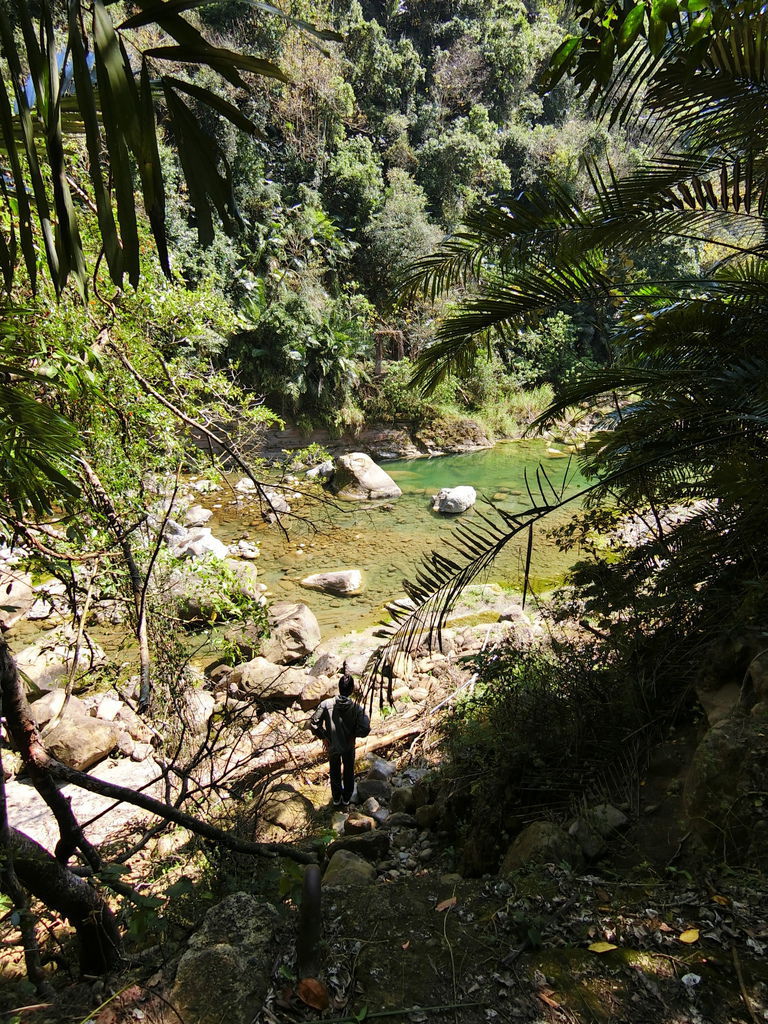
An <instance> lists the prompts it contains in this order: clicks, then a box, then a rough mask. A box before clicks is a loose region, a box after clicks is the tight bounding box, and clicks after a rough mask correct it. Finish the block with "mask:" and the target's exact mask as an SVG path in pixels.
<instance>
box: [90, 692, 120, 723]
mask: <svg viewBox="0 0 768 1024" xmlns="http://www.w3.org/2000/svg"><path fill="white" fill-rule="evenodd" d="M123 706H124V705H123V702H122V701H121V700H118V699H117V697H103V698H102V699H101V700H100V701H99V707H98V710H97V712H96V717H97V718H100V719H101V720H102V722H114V720H115V719H116V718H117V716H118V715H119V714H120V712H121V711H122V710H123Z"/></svg>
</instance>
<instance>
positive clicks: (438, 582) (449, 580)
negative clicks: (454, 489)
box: [364, 468, 590, 704]
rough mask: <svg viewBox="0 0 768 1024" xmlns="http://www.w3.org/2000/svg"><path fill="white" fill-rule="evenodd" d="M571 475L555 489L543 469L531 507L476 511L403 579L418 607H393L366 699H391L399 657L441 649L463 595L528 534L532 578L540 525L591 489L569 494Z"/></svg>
mask: <svg viewBox="0 0 768 1024" xmlns="http://www.w3.org/2000/svg"><path fill="white" fill-rule="evenodd" d="M568 478H569V474H568V471H566V473H565V475H564V477H563V480H562V482H561V483H560V485H559V486H556V485H555V484H554V483H553V482H552V481H551V480H550V478H549V477H548V476H547V474H546V472H545V471H544V470H543V468H540V469H539V470H538V471H537V474H536V480H535V482H533V481H530V482H529V487H528V492H529V497H530V499H531V505H530V507H529V508H528V509H526V510H525V511H524V512H521V513H517V514H514V515H513V514H512V513H510V512H507V511H505V510H504V509H499V508H494V510H493V513H492V515H487V514H485V513H483V512H480V511H479V510H477V509H475V510H474V513H473V514H472V517H471V518H469V519H465V520H462V522H460V523H459V525H458V526H457V528H456V530H455V531H454V534H453V537H452V540H451V542H449V544H448V545H447V551H449V552H450V554H446V553H444V552H443V551H432V552H431V553H430V554H428V555H426V556H425V557H424V559H423V561H422V565H421V568H420V569H419V570H418V572H417V574H416V577H415V579H414V580H413V581H408V580H406V581H404V587H405V591H406V593H407V594H408V596H409V597H410V599H411V600H412V601H413V602H414V604H416V606H417V607H416V609H415V610H414V611H411V612H408V611H406V610H404V609H399V608H396V607H395V608H394V610H393V621H392V622H391V623H390V624H388V625H387V626H385V629H388V630H389V631H390V633H391V635H390V637H389V639H388V640H387V642H386V643H385V644H383V645H382V646H381V647H379V649H378V650H377V651H376V652H375V654H374V655H373V657H372V659H371V661H370V662H369V664H368V666H367V667H366V671H365V681H364V686H365V696H366V699H367V700H369V701H370V702H371V704H372V703H373V695H374V691H375V690H376V689H378V692H379V701H380V703H381V704H383V703H384V700H385V699H387V700H390V701H391V699H392V685H393V679H394V676H395V669H396V663H397V659H398V657H399V656H401V655H404V654H411V653H412V652H413V651H415V650H416V649H417V648H418V647H422V646H426V647H427V648H428V649H429V650H433V649H434V648H435V647H436V646H437V647H438V648H440V646H441V631H442V628H443V626H444V624H445V621H446V619H447V617H448V615H449V614H450V611H451V609H452V608H453V607H454V606H455V604H456V602H457V601H458V599H459V597H460V595H461V592H462V591H463V590H464V588H465V587H467V586H469V585H470V584H471V583H472V582H473V581H474V580H475V579H477V577H478V576H479V575H480V574H481V573H482V572H483V571H485V570H486V569H487V568H488V567H489V566H490V565H491V563H492V562H493V561H494V559H495V558H496V557H497V556H498V555H499V553H500V552H501V551H502V550H503V549H504V548H505V547H506V545H507V544H508V543H509V542H510V541H511V540H513V539H514V538H515V537H517V536H519V535H520V534H522V533H525V532H526V531H528V538H529V540H528V548H527V551H528V556H527V557H528V561H527V564H526V566H525V577H526V580H527V578H528V572H529V568H530V559H531V557H532V536H533V529H534V527H535V525H536V523H537V522H538V521H539V520H541V519H543V518H544V517H545V516H547V515H549V514H550V513H552V512H554V511H555V510H557V509H559V508H562V507H564V506H565V505H567V504H568V503H569V502H573V501H577V500H578V499H579V498H583V497H584V495H585V494H586V493H588V491H589V490H590V488H584V489H582V490H581V491H579V492H577V493H575V494H572V495H569V496H565V490H566V487H567V483H568Z"/></svg>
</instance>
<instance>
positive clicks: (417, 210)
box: [364, 167, 440, 292]
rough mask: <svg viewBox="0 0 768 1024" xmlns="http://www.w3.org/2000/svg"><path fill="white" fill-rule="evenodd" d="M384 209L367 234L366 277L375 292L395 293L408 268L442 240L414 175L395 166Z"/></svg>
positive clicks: (390, 173) (375, 218)
mask: <svg viewBox="0 0 768 1024" xmlns="http://www.w3.org/2000/svg"><path fill="white" fill-rule="evenodd" d="M387 181H388V185H387V189H386V192H385V194H384V202H383V204H382V206H381V209H380V210H379V211H378V213H376V214H375V215H374V216H373V217H372V218H371V219H370V221H369V224H368V227H367V229H366V233H365V242H366V248H365V256H364V259H365V261H366V264H367V266H366V268H365V272H366V276H367V277H368V279H369V280H370V282H371V286H372V289H373V288H375V289H376V290H379V289H380V288H382V287H383V288H384V289H385V290H386V291H387V292H393V291H394V289H395V286H396V285H397V283H398V282H399V280H400V278H401V277H402V275H403V272H404V271H405V269H406V267H407V266H408V265H409V264H410V263H411V262H412V261H413V260H415V259H417V258H418V257H420V256H425V255H426V254H427V253H428V252H431V251H432V249H434V247H435V246H436V245H437V243H438V242H439V241H440V232H439V230H438V229H437V227H436V226H435V225H434V224H432V223H431V222H430V220H429V218H428V216H427V213H426V196H425V195H424V192H423V190H422V189H421V188H420V186H418V185H417V184H416V182H415V181H414V180H413V179H412V178H411V176H410V175H409V174H408V173H407V172H406V171H404V170H401V169H400V168H397V167H394V168H392V169H391V170H390V171H389V173H388V175H387Z"/></svg>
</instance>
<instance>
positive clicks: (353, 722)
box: [309, 697, 371, 754]
mask: <svg viewBox="0 0 768 1024" xmlns="http://www.w3.org/2000/svg"><path fill="white" fill-rule="evenodd" d="M309 728H310V730H311V731H312V732H313V733H314V734H315V736H317V737H318V738H319V739H321V740H327V741H328V744H329V750H328V753H329V754H344V753H346V752H347V751H348V750H354V748H355V739H356V738H357V737H358V736H360V737H362V736H367V735H368V733H369V732H370V731H371V720H370V718H369V717H368V715H366V713H365V711H363V709H362V708H361V707H360V705H359V704H355V702H354V701H353V700H350V699H349V697H329V698H328V700H324V701H323V703H322V704H320V705H319V706H318V707H317V708H316V709H315V713H314V714H313V715H312V717H311V718H310V720H309Z"/></svg>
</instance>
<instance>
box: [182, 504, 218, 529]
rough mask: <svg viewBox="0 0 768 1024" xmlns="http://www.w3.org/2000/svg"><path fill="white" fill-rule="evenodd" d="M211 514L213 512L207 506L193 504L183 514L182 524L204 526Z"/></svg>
mask: <svg viewBox="0 0 768 1024" xmlns="http://www.w3.org/2000/svg"><path fill="white" fill-rule="evenodd" d="M212 516H213V512H211V510H210V509H209V508H203V506H202V505H193V506H192V508H190V509H187V512H186V515H185V516H184V525H185V526H204V525H205V524H206V523H207V522H208V520H209V519H210V518H211V517H212Z"/></svg>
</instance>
